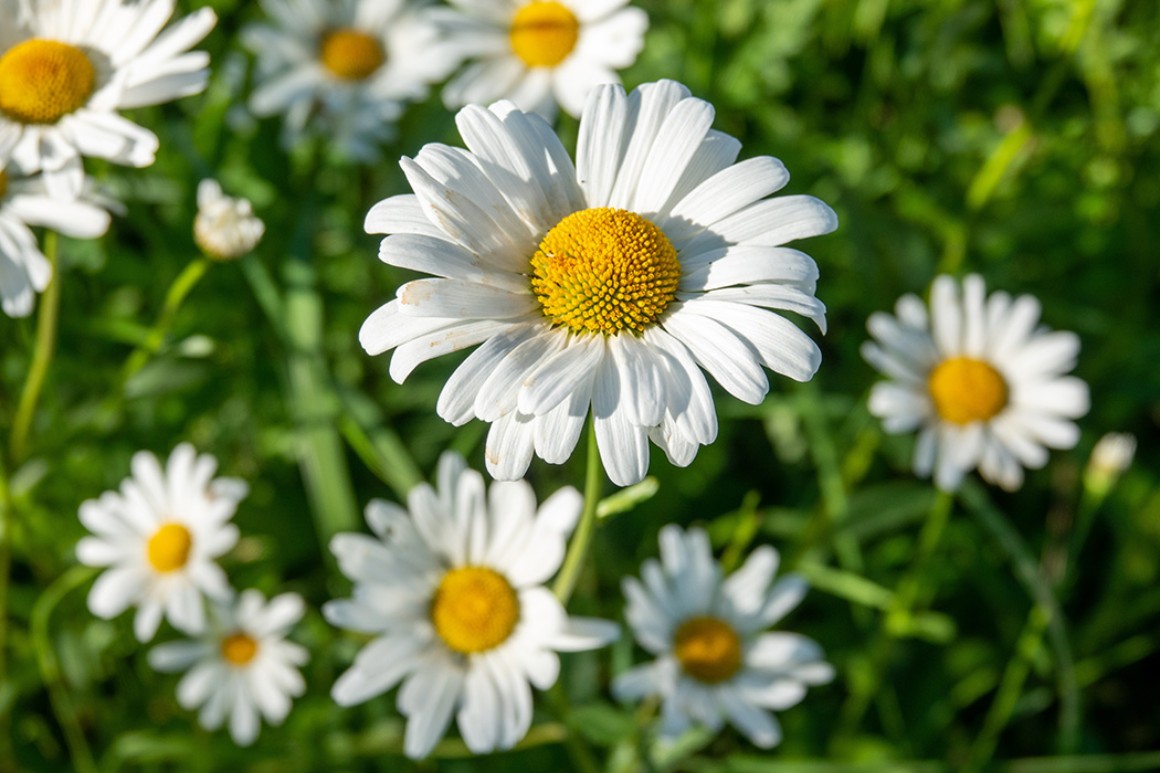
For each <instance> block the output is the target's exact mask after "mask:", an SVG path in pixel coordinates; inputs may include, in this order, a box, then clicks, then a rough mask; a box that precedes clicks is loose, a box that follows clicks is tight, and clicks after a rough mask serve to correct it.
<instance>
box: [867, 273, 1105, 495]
mask: <svg viewBox="0 0 1160 773" xmlns="http://www.w3.org/2000/svg"><path fill="white" fill-rule="evenodd" d="M1039 313H1040V307H1039V301H1037V300H1036V299H1035V298H1032V297H1031V296H1029V295H1023V296H1020V297H1019V298H1015V299H1012V298H1011V296H1010V295H1008V294H1007V293H1004V292H996V293H992V294H991V295H990V297H986V290H985V287H984V283H983V279H982V277H980V276H977V275H973V274H972V275H971V276H968V277H966V278H965V279H964V280H963V282H962V295H961V297H960V293H959V283H958V282H957V281H956V280H954V279H952V278H951V277H949V276H940V277H938V278H936V279H935V280H934V284H933V285H932V287H931V298H930V313H929V316H928V313H927V309H926V306H925V305H924V304H923V302H922V301H921V300H919V298H918V297H917V296H914V295H904V296H903V297H902V298H900V299H899V301H898V303H897V305H896V306H895V316H890V315H889V314H883V313H881V312H879V313H875V314H872V315H871V316H870V320H869V321H868V322H867V325H866V326H867V328H868V329H869V331H870V335H872V336H873V337H874V339H875V341H874V342H866V343H865V344H863V346H862V356H863V357H865V358H866V360H867V361H868V362H869V363H870V364H871V365H873V366H874V367H876V368H877V369H878V370H880V371H881V372H882V373H883V374H884V375H886V376H887V377H888V379H889V380H888V381H883V382H880V383H878V384H875V385H874V388H873V390H872V391H871V393H870V412H871V413H873V414H874V415H875V416H878V417H879V418H881V419H882V423H883V427H884V428H885V429H886V431H887V432H890V433H902V432H912V431H914V430H916V429H917V430H919V434H918V443H917V446H916V448H915V453H914V471H915V473H917V474H918V475H920V476H922V477H927V476H929V475H930V474H931V472H932V471H933V472H934V481H935V484H936V485H937V486H938V487H939V488H941V489H944V490H953V489H956V488H958V486H959V483H960V482H961V481H962V478H963V475H964V474H965V473H967V472H969V471H970V470H972V469H974V468H975V467H978V469H979V473H980V474H981V475H982V476H983V478H984V479H986V480H987V481H990V482H991V483H996V484H998V485H1000V486H1002V487H1003V488H1005V489H1007V490H1009V491H1010V490H1014V489H1017V488H1019V486H1020V485H1022V483H1023V470H1022V467H1021V466H1020V465H1022V466H1023V467H1028V468H1032V469H1037V468H1040V467H1042V466H1043V465H1044V464H1046V463H1047V448H1071V447H1072V446H1074V445H1075V444H1076V442H1077V441H1078V440H1079V428H1078V427H1076V425H1075V422H1074V421H1072V420H1073V419H1076V418H1079V417H1080V416H1083V415H1084V414H1085V413H1087V411H1088V388H1087V385H1086V384H1085V383H1084V382H1082V381H1080V380H1079V379H1078V378H1075V377H1072V376H1065V375H1064V374H1065V373H1067V372H1068V371H1070V370H1072V369H1073V368H1074V367H1075V358H1076V355H1077V354H1078V353H1079V337H1078V336H1076V335H1075V333H1065V332H1054V333H1052V332H1048V331H1047V329H1046V328H1043V327H1037V323H1038V322H1039Z"/></svg>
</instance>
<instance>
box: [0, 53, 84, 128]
mask: <svg viewBox="0 0 1160 773" xmlns="http://www.w3.org/2000/svg"><path fill="white" fill-rule="evenodd" d="M96 82H97V70H96V68H95V67H93V63H92V61H90V60H89V57H88V56H87V55H85V52H84V51H82V50H81V49H79V48H77V47H76V46H70V45H69V44H68V43H60V42H57V41H55V40H42V39H40V38H33V39H32V40H25V41H23V42H21V43H17V44H16V45H15V46H13V47H12V48H10V49H8V51H7V53H5V54H4V55H3V56H0V112H2V113H4V115H6V116H8V117H9V118H11V119H12V120H14V121H18V122H19V123H25V124H30V123H56V122H57V121H59V120H60V119H61V118H63V117H64V116H66V115H68V114H69V113H71V112H73V111H74V110H76V109H77V108H79V107H81V106H83V105H84V104H85V103H86V102H88V101H89V97H90V96H92V94H93V88H94V86H95V85H96Z"/></svg>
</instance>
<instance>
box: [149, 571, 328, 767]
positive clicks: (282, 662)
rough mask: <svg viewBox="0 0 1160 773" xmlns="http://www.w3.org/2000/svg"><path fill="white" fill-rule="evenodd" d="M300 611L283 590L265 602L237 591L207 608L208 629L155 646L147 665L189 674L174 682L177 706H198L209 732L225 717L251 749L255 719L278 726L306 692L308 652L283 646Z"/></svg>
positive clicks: (251, 593)
mask: <svg viewBox="0 0 1160 773" xmlns="http://www.w3.org/2000/svg"><path fill="white" fill-rule="evenodd" d="M305 611H306V605H305V604H304V603H303V602H302V597H301V596H299V595H298V594H297V593H283V594H282V595H280V596H275V597H274V598H272V599H270V602H269V603H268V604H267V603H266V600H265V598H264V597H263V596H262V594H261V593H259V592H258V591H256V590H246V591H242V593H241V595H240V596H239V597H238V598H237V600H236V601H232V600H231V601H230V602H229V603H228V604H215V605H214V606H213V607H211V613H210V618H209V626H208V628H207V629H206V631H205V633H204V634H202V635H201V636H199V637H198V638H197V639H194V640H191V641H175V642H169V643H167V644H162V645H159V646H157V647H154V648H153V649H152V650H151V651H150V652H149V665H151V666H152V667H153V668H155V669H157V670H158V671H166V672H170V671H186V674H185V676H183V677H182V678H181V681H180V682H179V683H178V685H177V702H178V703H180V704H181V707H182V708H184V709H187V710H193V709H195V708H197V707H198V706H200V707H201V712H200V714H199V716H198V720H199V721H200V722H201V725H202V727H204V728H206V729H207V730H216V729H217V728H219V727H221V725H222V723H223V722H224V721H225V719H226V717H229V723H230V735H231V736H233V739H234V741H235V742H237V743H238V744H239V745H241V746H249V745H250V744H251V743H253V742H254V739H256V738H257V737H258V729H259V727H258V726H259V714H260V715H261V716H262V717H264V718H265V719H266V721H267V722H269V723H270V724H271V725H280V724H282V720H284V719H286V715H287V714H289V713H290V702H291V701H290V699H291V698H296V697H298V696H300V695H302V693H303V692H305V691H306V682H304V681H303V679H302V674H301V673H299V671H298V668H299V667H301V666H303V665H304V664H305V663H306V661H307V660H308V659H309V655H308V654H307V652H306V650H305V649H304V648H302V647H300V646H299V645H297V644H294V643H293V642H288V641H286V635H287V634H288V633H289V632H290V629H291V628H293V627H294V625H295V623H297V622H298V621H299V620H301V619H302V615H303V613H304V612H305Z"/></svg>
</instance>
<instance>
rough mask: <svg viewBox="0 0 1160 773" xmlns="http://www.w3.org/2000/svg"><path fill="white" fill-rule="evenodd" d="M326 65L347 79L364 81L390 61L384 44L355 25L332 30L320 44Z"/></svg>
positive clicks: (332, 71) (320, 50) (321, 57)
mask: <svg viewBox="0 0 1160 773" xmlns="http://www.w3.org/2000/svg"><path fill="white" fill-rule="evenodd" d="M319 58H320V59H321V60H322V66H323V67H325V68H326V69H327V70H329V71H330V72H331V74H332V75H334V76H336V77H338V78H341V79H342V80H344V81H361V80H363V79H365V78H367V77H369V76H370V75H371V74H372V73H373V72H374V71H375V70H377V69H379V68H380V67H382V66H383V62H385V61H387V54H386V52H385V51H383V47H382V46H381V45H380V44H379V41H378V40H376V39H375V38H374V37H372V36H371V35H368V34H367V33H365V32H360V31H359V30H355V29H336V30H331V31H330V32H328V33H326V34H325V35H324V36H323V37H322V45H321V46H320V47H319Z"/></svg>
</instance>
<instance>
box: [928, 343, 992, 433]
mask: <svg viewBox="0 0 1160 773" xmlns="http://www.w3.org/2000/svg"><path fill="white" fill-rule="evenodd" d="M927 388H928V389H930V399H931V400H933V401H934V409H935V411H936V412H937V413H938V415H939V418H941V419H942V420H943V421H949V422H951V423H952V424H970V423H971V422H975V421H987V420H988V419H992V418H994V417H995V416H996V415H997V414H998V413H999V412H1000V411H1001V410H1003V408H1004V407H1005V406H1006V405H1007V382H1006V381H1004V380H1003V376H1002V375H1001V374H1000V373H999V371H997V370H995V369H994V368H993V367H991V366H990V365H988V364H987V363H985V362H983V361H982V360H976V359H972V358H970V357H952V358H951V359H949V360H943V361H942V362H940V363H939V364H938V365H937V366H936V367H935V369H934V370H932V371H931V373H930V378H929V379H928V380H927Z"/></svg>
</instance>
